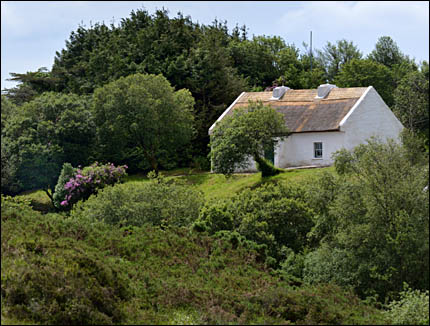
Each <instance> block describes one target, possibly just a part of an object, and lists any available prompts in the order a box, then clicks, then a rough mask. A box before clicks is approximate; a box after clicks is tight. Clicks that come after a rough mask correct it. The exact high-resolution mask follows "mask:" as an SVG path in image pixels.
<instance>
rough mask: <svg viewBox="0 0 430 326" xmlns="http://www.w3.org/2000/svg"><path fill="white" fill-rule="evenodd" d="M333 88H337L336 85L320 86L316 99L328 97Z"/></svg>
mask: <svg viewBox="0 0 430 326" xmlns="http://www.w3.org/2000/svg"><path fill="white" fill-rule="evenodd" d="M333 88H337V86H336V85H333V84H322V85H319V86H318V94H317V96H315V98H316V99H322V98H325V97H327V95H328V93H330V91H331V90H332V89H333Z"/></svg>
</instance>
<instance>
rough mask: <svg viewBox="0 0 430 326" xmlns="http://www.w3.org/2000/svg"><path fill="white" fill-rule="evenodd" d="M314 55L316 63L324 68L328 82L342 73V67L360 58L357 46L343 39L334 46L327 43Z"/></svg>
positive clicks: (360, 54)
mask: <svg viewBox="0 0 430 326" xmlns="http://www.w3.org/2000/svg"><path fill="white" fill-rule="evenodd" d="M316 53H317V58H316V59H317V60H316V61H319V62H320V63H321V64H322V66H323V67H324V68H325V73H326V78H327V79H328V81H333V79H334V78H335V77H336V76H337V74H338V73H339V72H341V71H342V69H343V65H345V64H346V63H348V62H349V61H351V60H353V59H361V57H362V53H361V52H360V51H359V50H358V48H357V46H356V45H354V43H353V42H348V41H347V40H345V39H343V40H339V41H337V42H336V44H332V43H330V42H327V45H326V46H324V48H323V49H322V50H317V51H316Z"/></svg>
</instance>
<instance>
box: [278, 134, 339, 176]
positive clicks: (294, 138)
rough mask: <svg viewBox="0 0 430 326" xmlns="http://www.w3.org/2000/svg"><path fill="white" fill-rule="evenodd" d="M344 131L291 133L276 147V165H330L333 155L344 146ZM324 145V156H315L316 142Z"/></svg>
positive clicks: (283, 166) (285, 166) (281, 166)
mask: <svg viewBox="0 0 430 326" xmlns="http://www.w3.org/2000/svg"><path fill="white" fill-rule="evenodd" d="M344 137H345V133H344V132H339V131H337V132H336V131H332V132H306V133H294V134H291V135H290V136H289V137H288V138H287V139H286V140H284V141H282V142H279V143H278V146H277V148H276V149H275V166H277V167H280V168H287V167H293V166H307V165H330V164H332V163H333V160H332V158H331V155H332V153H333V152H335V151H337V150H339V149H341V148H342V146H343V143H344ZM315 142H321V143H322V144H323V145H322V146H323V156H322V158H314V143H315Z"/></svg>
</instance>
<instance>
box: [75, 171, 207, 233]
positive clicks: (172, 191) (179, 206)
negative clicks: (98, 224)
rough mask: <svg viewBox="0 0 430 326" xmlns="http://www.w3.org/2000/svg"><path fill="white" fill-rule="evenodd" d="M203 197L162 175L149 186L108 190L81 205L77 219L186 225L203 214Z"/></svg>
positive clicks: (134, 223) (108, 188) (135, 224)
mask: <svg viewBox="0 0 430 326" xmlns="http://www.w3.org/2000/svg"><path fill="white" fill-rule="evenodd" d="M202 203H203V198H202V196H201V194H200V193H198V192H197V191H195V190H193V189H192V188H190V187H189V186H185V185H180V184H176V183H169V182H168V181H167V180H166V179H165V178H164V177H162V176H161V175H159V176H158V177H156V178H153V179H151V180H150V182H148V183H143V184H132V183H130V184H120V185H115V186H114V187H107V188H105V189H103V190H102V191H100V192H99V193H98V194H97V196H92V197H90V198H89V199H88V200H87V201H86V202H85V203H82V204H78V205H77V206H76V207H75V208H74V210H73V211H72V215H73V216H86V217H89V218H91V219H94V220H103V221H105V222H106V223H108V224H119V223H121V224H122V225H134V226H141V225H143V224H145V223H150V224H152V225H163V226H167V225H169V226H186V225H189V224H191V223H192V222H193V221H194V220H195V219H196V218H197V217H198V214H199V210H200V207H201V205H202Z"/></svg>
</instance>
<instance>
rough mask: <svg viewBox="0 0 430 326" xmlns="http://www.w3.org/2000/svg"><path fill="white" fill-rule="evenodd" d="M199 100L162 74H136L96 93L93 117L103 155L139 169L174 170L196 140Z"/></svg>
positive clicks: (122, 78) (100, 150)
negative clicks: (196, 103)
mask: <svg viewBox="0 0 430 326" xmlns="http://www.w3.org/2000/svg"><path fill="white" fill-rule="evenodd" d="M193 106H194V99H193V97H192V96H191V94H190V92H189V91H188V90H185V89H182V90H179V91H176V92H175V91H174V89H173V87H172V86H170V83H169V82H168V81H167V80H166V78H164V77H163V76H161V75H150V74H135V75H131V76H128V77H121V78H120V79H118V80H116V81H114V82H111V83H109V84H107V85H105V86H103V87H101V88H98V89H97V90H96V91H95V93H94V106H93V113H94V119H95V124H96V126H97V134H98V139H97V141H98V145H99V153H98V155H99V156H100V157H101V158H103V160H108V161H110V162H113V163H116V164H120V163H121V164H122V163H124V162H126V161H128V160H129V159H130V157H132V164H134V167H131V168H134V169H136V168H137V167H142V165H143V167H144V166H145V165H147V166H150V167H151V169H153V170H155V171H157V172H158V170H159V168H160V165H161V166H163V167H164V168H169V167H171V166H169V164H170V162H176V161H177V156H178V155H179V154H181V155H184V154H186V153H187V146H189V145H190V141H191V139H192V136H193V114H192V111H193Z"/></svg>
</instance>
